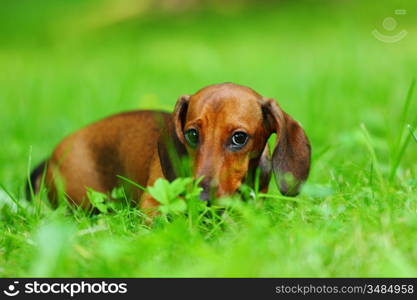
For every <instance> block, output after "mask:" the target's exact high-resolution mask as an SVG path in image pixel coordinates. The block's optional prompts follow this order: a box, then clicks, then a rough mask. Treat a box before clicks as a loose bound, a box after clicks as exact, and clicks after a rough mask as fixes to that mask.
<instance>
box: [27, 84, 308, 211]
mask: <svg viewBox="0 0 417 300" xmlns="http://www.w3.org/2000/svg"><path fill="white" fill-rule="evenodd" d="M273 133H276V134H277V136H278V138H277V145H276V147H275V150H274V151H273V154H272V164H271V159H270V156H269V149H268V146H267V140H268V138H269V137H270V136H271V134H273ZM186 157H188V158H189V160H188V161H189V162H190V163H191V167H190V170H191V171H192V175H193V176H194V177H195V178H200V177H203V179H202V181H201V183H200V185H201V187H202V188H203V192H202V193H201V196H200V197H201V199H202V200H208V199H209V198H210V197H211V196H216V197H220V196H224V195H230V194H232V193H234V192H236V190H237V189H238V188H239V186H240V185H241V183H242V182H244V181H246V182H248V183H249V184H252V185H253V184H254V178H255V172H256V170H257V169H259V171H260V172H259V187H260V190H261V191H264V192H265V191H266V190H267V188H268V183H269V180H270V177H271V172H272V170H273V171H274V173H275V178H276V180H277V183H278V186H279V187H280V190H281V192H282V193H283V194H284V195H288V196H295V195H297V194H298V192H299V189H300V185H301V183H302V182H304V181H305V180H306V179H307V176H308V173H309V169H310V144H309V141H308V139H307V137H306V135H305V133H304V131H303V129H302V128H301V126H300V125H299V124H298V123H297V122H296V121H294V120H293V119H292V118H291V117H290V116H289V115H288V114H286V113H285V112H284V111H283V110H281V108H280V107H279V106H278V104H277V103H276V101H275V100H273V99H266V98H264V97H262V96H261V95H259V94H258V93H256V92H255V91H253V90H252V89H250V88H248V87H244V86H240V85H236V84H232V83H223V84H216V85H211V86H208V87H205V88H203V89H201V90H200V91H198V92H197V93H196V94H194V95H192V96H188V95H186V96H181V97H180V98H179V99H178V101H177V104H176V106H175V110H174V113H173V114H168V113H163V112H156V111H134V112H128V113H122V114H117V115H113V116H111V117H108V118H106V119H104V120H101V121H98V122H96V123H94V124H92V125H89V126H87V127H85V128H83V129H81V130H79V131H77V132H75V133H73V134H72V135H70V136H68V137H67V138H65V139H64V140H63V141H62V142H61V143H60V144H59V145H58V146H57V147H56V149H55V151H54V152H53V154H52V156H51V157H50V159H49V160H48V161H47V162H46V163H43V164H41V165H40V166H38V168H36V169H35V170H34V171H33V173H32V175H31V180H30V181H31V182H30V183H31V184H32V186H33V187H34V189H35V191H36V190H37V189H38V188H39V182H40V178H41V177H42V176H41V175H42V173H43V169H44V168H45V167H46V185H47V187H48V189H49V194H48V196H49V198H50V200H51V201H52V202H53V203H55V202H56V198H57V190H58V183H57V182H58V179H59V182H62V183H63V184H64V188H63V189H64V192H65V195H66V197H67V198H68V199H69V200H70V201H71V202H73V203H74V204H76V205H80V206H83V207H86V208H89V207H90V206H91V204H90V203H89V201H88V199H87V198H86V188H87V187H90V188H93V189H94V190H96V191H100V192H103V193H109V192H110V191H111V190H112V189H113V188H114V187H116V186H117V185H118V184H119V183H120V182H119V179H118V177H117V176H116V175H123V176H125V177H127V178H130V179H131V180H134V181H135V182H137V183H139V184H140V185H142V186H152V185H153V183H154V182H155V180H156V179H158V178H160V177H165V178H167V179H168V180H170V181H172V180H173V179H175V178H176V177H178V176H182V175H183V173H182V171H181V169H182V168H181V166H180V162H181V161H182V158H186ZM132 198H133V199H134V200H135V201H139V205H140V207H141V208H142V209H151V210H154V209H155V208H156V207H157V206H158V202H157V201H155V199H153V198H152V197H151V196H150V195H149V194H147V193H143V192H142V191H141V190H137V189H135V190H134V191H133V190H132Z"/></svg>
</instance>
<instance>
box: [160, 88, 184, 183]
mask: <svg viewBox="0 0 417 300" xmlns="http://www.w3.org/2000/svg"><path fill="white" fill-rule="evenodd" d="M189 98H190V97H189V96H188V95H185V96H181V97H180V98H179V99H178V101H177V104H176V105H175V108H174V113H173V115H172V119H170V120H168V121H167V122H165V124H164V130H162V133H161V136H160V137H159V140H158V155H159V161H160V163H161V168H162V173H163V174H164V176H165V178H166V179H168V180H169V181H173V180H174V179H175V178H177V177H186V176H189V175H190V174H189V170H190V169H189V168H187V167H186V163H187V160H186V157H187V150H186V148H185V146H184V133H183V131H182V130H183V128H184V122H185V116H186V114H187V107H188V101H189Z"/></svg>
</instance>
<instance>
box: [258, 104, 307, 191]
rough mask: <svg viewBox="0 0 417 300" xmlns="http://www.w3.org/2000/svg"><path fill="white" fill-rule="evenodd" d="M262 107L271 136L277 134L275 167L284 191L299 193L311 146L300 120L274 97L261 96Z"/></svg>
mask: <svg viewBox="0 0 417 300" xmlns="http://www.w3.org/2000/svg"><path fill="white" fill-rule="evenodd" d="M261 108H262V113H263V118H264V126H265V128H266V132H267V134H268V136H269V135H270V134H272V133H274V132H275V133H276V134H277V143H276V146H275V149H274V152H273V154H272V169H273V171H274V174H275V180H276V182H277V185H278V187H279V189H280V191H281V193H282V194H283V195H286V196H296V195H298V193H299V191H300V187H301V184H302V183H303V182H304V181H306V179H307V177H308V174H309V171H310V157H311V147H310V143H309V141H308V138H307V136H306V134H305V132H304V130H303V128H302V127H301V126H300V124H299V123H298V122H297V121H294V120H293V119H292V118H291V117H290V116H289V115H288V114H287V113H286V112H284V111H283V110H282V109H281V108H280V107H279V105H278V104H277V102H276V101H275V100H274V99H262V100H261Z"/></svg>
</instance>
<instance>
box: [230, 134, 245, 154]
mask: <svg viewBox="0 0 417 300" xmlns="http://www.w3.org/2000/svg"><path fill="white" fill-rule="evenodd" d="M247 141H248V135H247V134H246V133H244V132H242V131H238V132H235V133H234V134H233V135H232V142H231V147H232V148H233V149H234V150H239V149H240V148H242V147H243V146H245V144H246V142H247Z"/></svg>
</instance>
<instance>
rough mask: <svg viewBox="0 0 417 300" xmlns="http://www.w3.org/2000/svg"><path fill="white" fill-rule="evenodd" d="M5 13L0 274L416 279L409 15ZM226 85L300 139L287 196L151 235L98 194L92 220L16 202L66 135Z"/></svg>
mask: <svg viewBox="0 0 417 300" xmlns="http://www.w3.org/2000/svg"><path fill="white" fill-rule="evenodd" d="M15 2H16V3H14V2H9V3H8V4H5V3H3V4H1V5H2V8H3V9H0V70H1V71H0V122H1V123H0V125H1V126H0V137H1V139H0V147H1V148H0V149H1V151H0V184H1V185H0V276H2V277H6V276H65V277H66V276H139V277H142V276H164V277H171V276H249V277H259V276H274V277H275V276H416V275H417V243H416V242H415V237H416V232H417V193H416V191H417V178H416V174H417V164H416V159H417V154H416V153H417V143H415V141H416V131H415V129H416V128H417V118H416V115H417V108H416V106H417V99H416V98H417V95H416V91H415V90H414V91H413V88H414V85H415V84H414V82H415V81H414V79H413V78H417V72H416V71H417V56H416V55H415V53H416V49H417V18H416V15H415V11H416V9H417V4H416V3H415V1H414V2H413V1H403V2H402V3H401V6H394V5H393V4H391V3H390V2H388V1H387V2H382V3H383V5H381V4H378V6H377V7H374V6H373V5H372V2H371V1H369V2H366V1H360V2H359V1H358V2H357V3H356V4H355V2H344V1H337V2H323V3H322V4H321V5H317V4H313V3H311V2H309V1H303V2H297V3H298V4H291V3H292V2H291V1H284V2H281V3H280V4H264V5H263V6H258V7H253V6H250V5H249V6H238V7H229V8H228V9H220V10H219V9H218V8H216V6H214V7H208V8H206V9H203V10H201V11H199V10H197V11H193V12H183V13H181V12H177V13H175V14H173V15H171V14H170V13H166V12H165V13H163V12H159V13H158V12H154V13H151V12H146V11H145V12H144V13H143V14H141V15H139V16H138V17H136V18H131V19H126V20H125V19H122V20H121V19H117V17H118V15H117V13H118V10H115V9H111V8H108V7H107V6H106V5H104V4H103V3H107V2H103V1H99V0H91V1H71V4H68V2H67V4H65V5H64V4H63V3H65V1H62V2H61V1H42V3H43V4H42V6H40V5H41V4H40V3H38V2H35V1H28V0H27V1H25V3H24V5H23V4H20V3H21V1H15ZM17 2H19V3H17ZM397 5H400V4H398V3H397ZM398 8H404V9H407V11H408V14H407V15H405V16H395V15H394V13H393V11H394V10H395V9H398ZM109 12H113V14H112V13H109ZM122 12H123V10H122ZM121 15H123V14H122V13H121ZM388 16H395V18H396V19H397V21H398V30H400V29H406V30H407V31H408V35H407V36H406V37H405V38H404V39H403V40H401V41H400V42H398V43H393V44H387V43H383V42H381V41H379V40H377V39H375V38H374V37H373V35H372V34H371V31H372V30H373V29H375V28H377V29H378V30H380V31H381V32H384V31H383V28H382V25H381V24H382V21H383V19H384V18H385V17H388ZM116 20H119V21H116ZM384 33H386V34H387V32H384ZM225 81H231V82H235V83H240V84H244V85H248V86H250V87H252V88H254V89H255V90H257V91H259V92H260V93H261V94H263V95H265V96H268V97H274V98H276V99H277V100H278V101H279V103H280V104H281V106H282V107H283V108H284V109H285V110H286V111H287V112H288V113H289V114H290V115H292V116H293V117H294V118H295V119H296V120H298V121H300V122H301V123H302V124H303V127H304V128H305V130H306V132H307V134H308V136H309V138H310V140H311V142H312V148H313V165H312V170H311V175H310V178H309V180H308V182H307V184H306V185H305V186H304V189H303V192H302V194H301V195H300V196H299V197H296V198H286V197H282V196H280V194H279V192H277V189H276V187H275V184H274V183H271V188H270V192H269V194H270V195H269V196H263V195H257V197H256V199H251V200H249V201H246V202H244V201H240V200H236V199H235V200H234V201H229V202H227V203H226V204H224V205H225V212H224V213H223V214H220V213H219V212H218V211H216V209H215V208H204V207H193V203H195V202H193V201H192V199H191V198H192V197H189V198H190V199H191V200H190V201H189V203H187V206H186V207H185V208H184V205H183V204H180V205H179V204H178V203H177V204H175V205H174V210H175V211H176V212H175V213H174V214H173V215H172V214H169V213H168V214H164V215H163V217H161V218H159V219H158V220H157V221H155V222H154V224H153V225H152V226H148V225H147V223H146V222H145V218H144V216H143V214H142V213H141V212H140V211H139V210H138V209H136V208H130V207H129V206H127V205H126V204H125V201H124V200H122V201H121V203H120V204H118V205H116V206H114V207H112V209H109V208H108V207H107V206H106V205H105V204H103V203H102V202H100V201H101V200H100V197H99V196H97V195H96V197H97V198H96V199H97V201H98V205H104V206H100V207H101V208H102V210H103V213H101V214H97V215H89V214H88V213H86V212H82V211H79V210H70V209H68V208H67V207H66V205H64V204H62V205H61V206H60V207H59V208H58V209H56V210H53V209H51V208H50V207H49V206H48V204H47V203H46V202H42V201H34V202H28V201H26V199H25V195H24V193H23V190H24V183H25V180H26V176H27V173H28V168H29V167H33V166H34V165H35V164H36V163H37V162H39V161H41V160H42V159H44V158H46V157H47V156H48V155H49V153H50V152H51V151H52V149H53V147H54V146H55V145H56V144H57V143H58V142H59V141H60V140H61V139H62V138H63V137H64V136H65V135H66V134H69V133H70V132H72V131H74V130H76V129H77V128H80V127H81V126H84V125H86V124H88V123H90V122H92V121H94V120H97V119H99V118H102V117H104V116H107V115H110V114H113V113H116V112H119V111H125V110H130V109H138V108H157V109H160V108H164V109H167V110H172V108H173V105H174V104H175V101H176V99H177V98H178V96H180V95H182V94H187V93H193V92H195V91H196V90H197V89H199V88H201V87H203V86H205V85H208V84H211V83H217V82H225ZM29 164H30V165H29ZM162 186H164V185H161V188H160V189H159V190H158V191H159V192H161V191H162V190H164V189H169V187H162ZM158 191H156V192H157V193H158ZM92 193H93V192H92ZM122 196H123V195H122ZM40 198H44V196H41V197H40ZM122 198H123V197H122ZM174 198H175V197H174ZM197 206H198V205H197ZM178 207H179V208H178ZM171 210H172V207H171V208H169V209H167V211H168V212H170V211H171ZM106 211H107V212H106Z"/></svg>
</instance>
